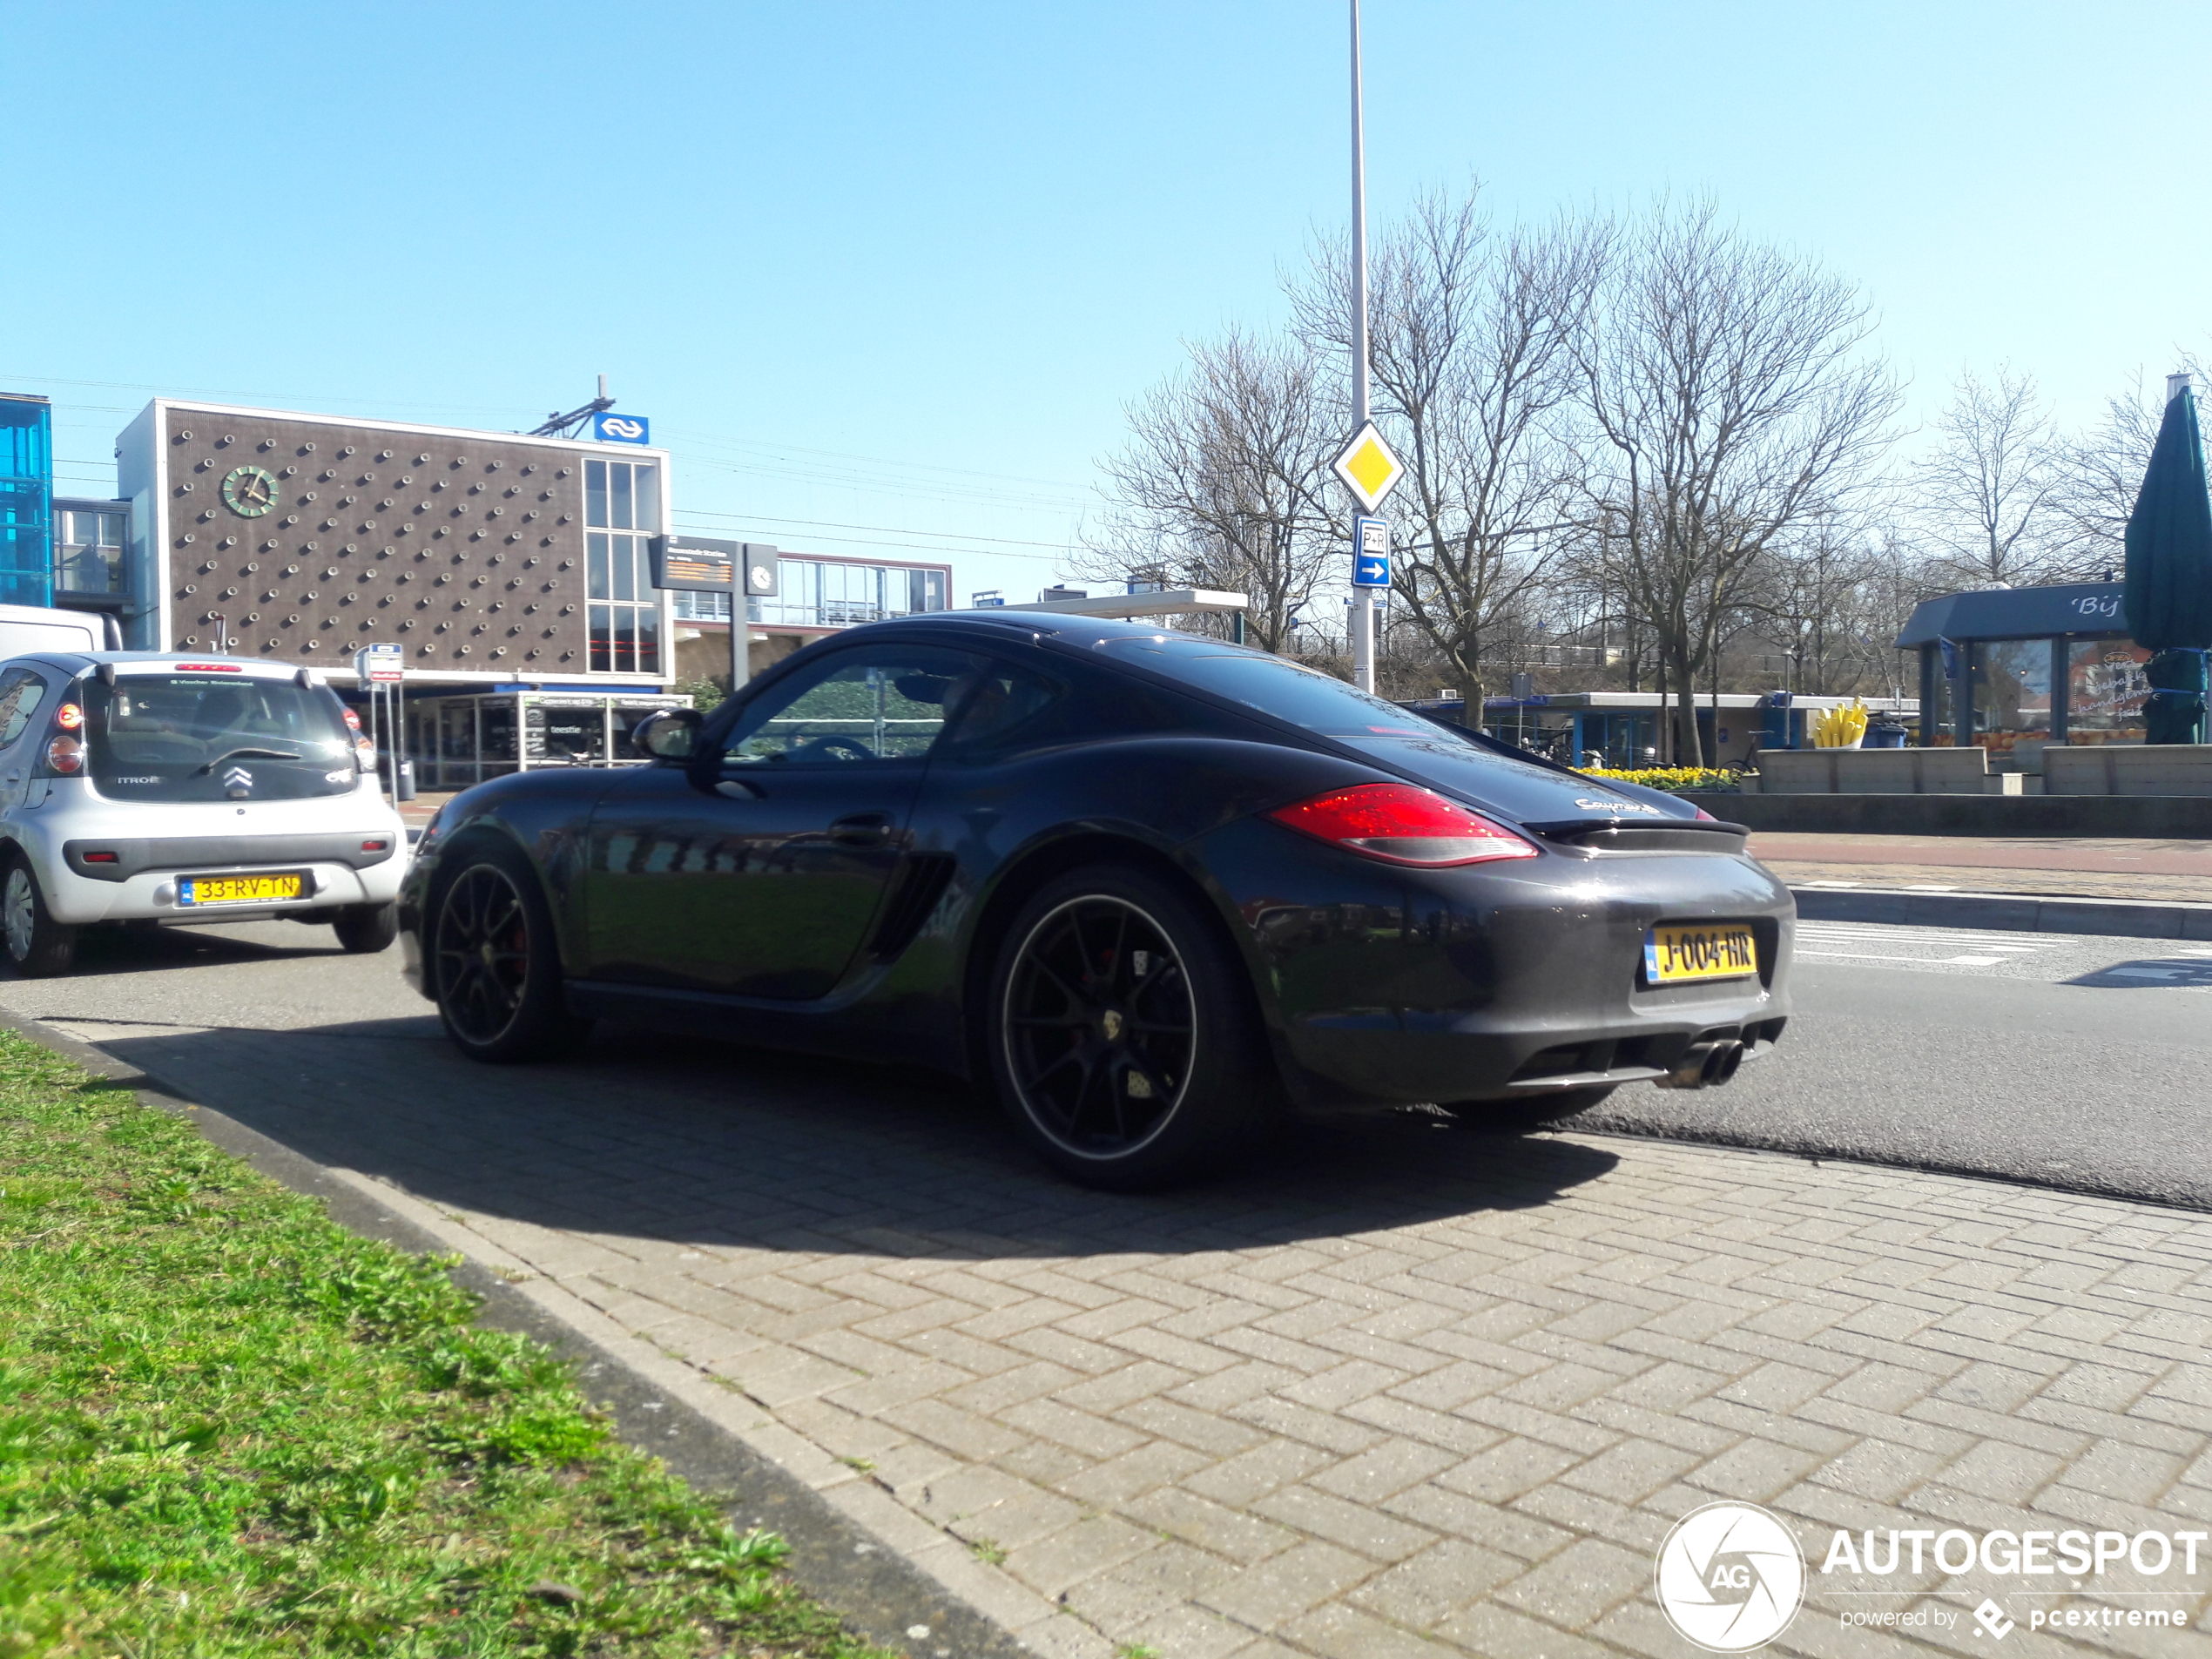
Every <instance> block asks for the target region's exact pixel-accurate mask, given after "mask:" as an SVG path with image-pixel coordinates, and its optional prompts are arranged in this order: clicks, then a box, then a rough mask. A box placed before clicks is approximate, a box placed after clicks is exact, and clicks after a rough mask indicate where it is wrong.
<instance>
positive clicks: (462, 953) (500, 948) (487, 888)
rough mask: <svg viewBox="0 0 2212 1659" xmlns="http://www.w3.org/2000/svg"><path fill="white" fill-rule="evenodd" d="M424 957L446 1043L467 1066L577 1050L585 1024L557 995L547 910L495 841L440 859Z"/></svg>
mask: <svg viewBox="0 0 2212 1659" xmlns="http://www.w3.org/2000/svg"><path fill="white" fill-rule="evenodd" d="M445 861H449V862H450V863H451V864H452V865H453V867H454V868H453V873H452V874H451V875H449V876H442V879H441V880H439V882H438V884H437V886H436V887H435V890H434V894H433V897H432V902H431V904H430V906H429V907H428V910H429V914H430V915H431V917H432V918H433V919H434V921H433V923H432V926H431V928H430V937H429V940H428V949H427V950H426V952H425V953H424V954H425V957H426V966H427V968H428V981H429V985H430V991H431V1000H432V1001H435V1003H436V1004H437V1005H438V1017H439V1019H440V1020H441V1021H442V1022H444V1025H445V1028H446V1035H448V1036H449V1037H451V1038H452V1039H453V1041H454V1042H455V1044H456V1045H457V1046H458V1047H459V1048H460V1049H461V1051H462V1053H463V1054H465V1055H468V1056H469V1058H470V1059H472V1060H482V1061H486V1062H491V1063H494V1064H506V1063H510V1062H516V1061H524V1060H543V1059H549V1058H551V1057H552V1056H554V1055H561V1054H564V1053H566V1052H568V1051H569V1050H570V1049H573V1048H574V1047H575V1046H576V1045H577V1043H578V1042H581V1041H582V1040H583V1036H584V1035H586V1034H587V1032H588V1031H589V1029H590V1022H588V1021H579V1020H575V1019H572V1018H570V1015H569V1013H568V1009H567V1008H566V1006H565V1002H564V999H563V995H562V985H561V949H560V943H559V941H558V940H557V939H556V936H555V934H554V931H553V912H552V909H551V907H550V906H548V905H547V903H546V902H545V895H544V894H543V891H542V890H541V889H540V888H539V887H538V881H537V873H536V871H535V870H533V869H532V868H531V867H530V864H529V860H528V859H526V858H524V857H523V855H522V853H519V852H517V851H516V850H515V849H514V848H512V847H508V846H501V845H499V844H497V843H496V842H491V843H485V844H483V845H482V846H475V847H465V846H464V847H461V848H457V849H455V852H454V853H449V854H448V855H447V860H445Z"/></svg>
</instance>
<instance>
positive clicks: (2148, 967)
mask: <svg viewBox="0 0 2212 1659" xmlns="http://www.w3.org/2000/svg"><path fill="white" fill-rule="evenodd" d="M2066 982H2067V984H2068V985H2087V986H2089V987H2091V988H2095V989H2099V990H2108V991H2124V990H2145V989H2151V990H2155V989H2158V988H2161V987H2162V988H2165V989H2168V990H2175V989H2179V990H2196V989H2202V988H2206V987H2212V959H2208V958H2206V957H2202V956H2174V957H2163V958H2158V959H2155V960H2146V961H2134V962H2114V963H2113V964H2112V965H2111V966H2110V967H2108V968H2099V969H2097V970H2096V972H2094V974H2081V975H2080V976H2079V977H2077V978H2074V979H2070V980H2068V981H2066Z"/></svg>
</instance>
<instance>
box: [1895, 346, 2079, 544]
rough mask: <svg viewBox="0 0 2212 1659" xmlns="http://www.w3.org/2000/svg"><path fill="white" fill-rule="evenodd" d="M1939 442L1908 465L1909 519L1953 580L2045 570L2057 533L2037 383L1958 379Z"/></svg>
mask: <svg viewBox="0 0 2212 1659" xmlns="http://www.w3.org/2000/svg"><path fill="white" fill-rule="evenodd" d="M1934 425H1935V435H1936V441H1935V442H1934V444H1933V445H1932V447H1931V448H1929V450H1928V452H1927V453H1926V454H1925V455H1923V456H1922V457H1921V458H1920V459H1919V462H1916V463H1915V464H1914V466H1913V467H1912V473H1911V481H1910V489H1911V494H1912V504H1913V507H1914V509H1915V517H1916V519H1917V521H1918V523H1919V526H1920V528H1921V529H1922V530H1923V532H1924V533H1925V538H1926V541H1927V543H1928V544H1929V549H1930V550H1931V552H1932V553H1934V554H1935V556H1936V557H1937V558H1939V560H1940V561H1941V563H1943V564H1944V565H1945V566H1946V567H1947V572H1948V575H1949V578H1950V580H1951V582H1952V584H1953V585H1955V586H1959V587H1986V586H1988V585H1989V584H1991V583H1999V582H2002V583H2006V584H2007V585H2013V586H2016V585H2018V584H2020V583H2024V582H2033V581H2037V580H2040V579H2041V578H2042V577H2044V576H2045V574H2046V573H2047V571H2048V570H2050V569H2051V568H2052V565H2053V563H2054V555H2055V554H2056V553H2057V550H2058V547H2059V545H2060V542H2061V540H2062V538H2061V537H2060V536H2059V535H2058V530H2059V515H2058V514H2057V512H2056V511H2055V510H2054V509H2053V507H2052V505H2051V502H2052V496H2053V494H2054V491H2055V490H2056V489H2057V487H2058V482H2059V477H2060V469H2059V466H2058V446H2057V435H2056V434H2055V432H2054V430H2053V428H2052V425H2051V418H2050V415H2049V414H2048V412H2047V410H2045V409H2044V408H2043V407H2042V406H2041V404H2040V401H2038V399H2037V397H2036V393H2035V381H2034V377H2033V376H2032V375H2028V374H2013V371H2012V368H2010V366H2009V365H2001V364H2000V366H1999V368H1998V370H1997V377H1996V379H1995V380H1994V381H1985V380H1982V379H1981V378H1979V376H1978V375H1976V374H1974V373H1973V370H1972V369H1968V370H1966V371H1964V372H1963V373H1961V374H1960V375H1959V380H1958V382H1957V384H1956V386H1955V388H1954V389H1953V394H1952V400H1951V402H1950V404H1949V405H1948V406H1947V407H1946V408H1945V409H1944V411H1943V413H1942V414H1941V415H1938V416H1937V417H1936V420H1935V423H1934Z"/></svg>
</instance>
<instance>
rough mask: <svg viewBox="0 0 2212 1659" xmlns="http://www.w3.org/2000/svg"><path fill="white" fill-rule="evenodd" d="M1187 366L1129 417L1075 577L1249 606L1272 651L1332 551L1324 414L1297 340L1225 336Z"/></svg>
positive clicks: (1308, 358)
mask: <svg viewBox="0 0 2212 1659" xmlns="http://www.w3.org/2000/svg"><path fill="white" fill-rule="evenodd" d="M1129 418H1130V428H1132V432H1131V437H1130V443H1129V446H1128V448H1125V449H1123V451H1122V452H1121V453H1120V454H1119V455H1115V456H1113V457H1111V458H1109V460H1107V461H1106V462H1103V463H1102V464H1103V469H1104V471H1105V473H1106V476H1107V478H1108V480H1109V482H1108V484H1107V486H1106V493H1107V497H1108V504H1109V513H1108V517H1107V529H1106V530H1105V532H1104V534H1103V536H1102V537H1101V538H1100V539H1099V540H1097V541H1096V542H1094V543H1092V544H1091V546H1090V548H1089V550H1088V552H1087V553H1086V554H1085V555H1084V556H1082V557H1081V558H1080V559H1079V560H1078V562H1077V563H1078V568H1079V569H1081V570H1082V571H1083V572H1084V573H1085V574H1086V575H1091V576H1105V577H1133V578H1150V579H1157V580H1162V581H1164V582H1165V583H1169V584H1170V585H1176V586H1190V587H1201V588H1217V589H1225V590H1229V591H1231V592H1237V593H1244V594H1248V595H1250V596H1251V609H1250V610H1249V611H1248V612H1247V613H1246V614H1247V620H1248V626H1249V629H1250V634H1249V637H1250V639H1251V643H1252V644H1257V645H1259V646H1261V647H1263V648H1264V649H1265V650H1268V651H1281V650H1283V649H1284V648H1285V645H1286V644H1289V643H1290V640H1291V629H1292V619H1293V617H1295V616H1296V614H1297V613H1298V610H1300V608H1301V607H1303V606H1305V605H1308V604H1312V600H1313V597H1314V592H1315V590H1316V589H1317V588H1318V586H1319V585H1320V584H1321V582H1322V580H1323V575H1324V570H1325V559H1326V556H1327V554H1328V552H1329V551H1330V550H1331V548H1332V544H1333V538H1332V526H1331V519H1330V514H1329V509H1328V507H1327V505H1326V503H1325V481H1326V480H1327V478H1328V462H1329V457H1330V452H1331V450H1332V446H1333V444H1334V442H1336V438H1337V435H1336V431H1335V428H1334V424H1333V421H1332V415H1331V412H1330V411H1329V410H1328V409H1326V408H1325V407H1324V405H1323V403H1322V401H1321V400H1320V397H1319V394H1318V389H1317V372H1316V366H1315V363H1314V361H1313V359H1312V355H1311V354H1309V353H1308V352H1306V351H1305V348H1304V347H1301V346H1299V345H1298V343H1297V342H1295V341H1288V342H1283V343H1279V344H1278V343H1272V342H1267V341H1260V340H1258V339H1255V338H1254V337H1253V336H1251V335H1250V334H1245V333H1243V332H1242V331H1239V330H1235V329H1232V330H1231V331H1230V332H1229V333H1228V334H1226V335H1224V337H1223V338H1222V339H1220V340H1219V341H1207V342H1204V343H1201V344H1199V345H1196V346H1193V347H1190V365H1189V367H1188V368H1187V369H1186V370H1185V371H1184V373H1183V374H1179V375H1177V377H1175V378H1174V379H1171V380H1170V381H1165V382H1163V384H1161V385H1159V386H1157V387H1155V388H1153V389H1152V390H1151V391H1150V392H1149V393H1147V394H1146V395H1144V396H1143V398H1141V399H1139V400H1138V401H1136V403H1134V404H1132V405H1130V408H1129Z"/></svg>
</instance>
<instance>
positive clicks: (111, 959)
mask: <svg viewBox="0 0 2212 1659" xmlns="http://www.w3.org/2000/svg"><path fill="white" fill-rule="evenodd" d="M293 931H294V932H295V933H297V934H299V935H300V942H299V943H298V944H297V945H296V946H287V945H271V944H268V943H266V942H264V941H260V940H258V939H247V938H241V937H240V936H239V934H237V933H236V932H235V931H233V929H232V928H230V927H224V926H222V925H220V924H209V925H206V926H203V927H87V928H85V929H84V932H83V933H81V934H78V939H77V972H78V974H80V975H85V974H156V973H163V972H166V971H168V970H170V969H172V968H206V967H208V966H211V965H217V964H224V963H236V962H261V961H290V960H292V959H293V958H295V957H301V956H310V957H312V956H332V955H335V954H338V951H339V946H338V942H337V940H336V938H335V936H334V934H332V933H331V931H330V929H329V927H328V926H327V925H326V924H321V923H312V924H311V923H305V922H302V923H298V924H295V925H294V926H293Z"/></svg>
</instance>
